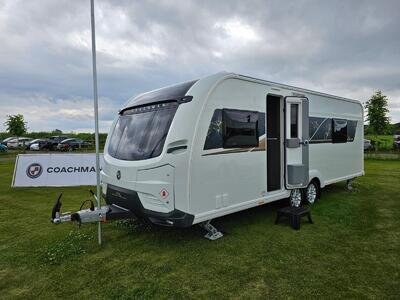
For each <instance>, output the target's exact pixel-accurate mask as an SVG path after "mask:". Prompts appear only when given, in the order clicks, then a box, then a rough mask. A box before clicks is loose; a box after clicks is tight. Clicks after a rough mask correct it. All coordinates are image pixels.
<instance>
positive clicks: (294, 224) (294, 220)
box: [291, 216, 300, 230]
mask: <svg viewBox="0 0 400 300" xmlns="http://www.w3.org/2000/svg"><path fill="white" fill-rule="evenodd" d="M291 219H292V228H293V229H295V230H299V229H300V216H292V218H291Z"/></svg>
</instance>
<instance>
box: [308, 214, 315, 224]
mask: <svg viewBox="0 0 400 300" xmlns="http://www.w3.org/2000/svg"><path fill="white" fill-rule="evenodd" d="M307 218H308V222H310V223H311V224H314V222H313V220H312V219H311V213H310V212H308V214H307Z"/></svg>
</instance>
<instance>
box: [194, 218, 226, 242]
mask: <svg viewBox="0 0 400 300" xmlns="http://www.w3.org/2000/svg"><path fill="white" fill-rule="evenodd" d="M199 225H200V227H201V228H203V229H204V230H206V231H207V234H206V235H205V236H204V237H205V238H206V239H209V240H211V241H214V240H216V239H219V238H221V237H223V236H224V235H223V234H222V232H220V231H218V229H217V228H215V227H214V226H213V225H211V220H208V221H205V222H202V223H200V224H199Z"/></svg>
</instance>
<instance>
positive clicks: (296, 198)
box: [289, 189, 303, 207]
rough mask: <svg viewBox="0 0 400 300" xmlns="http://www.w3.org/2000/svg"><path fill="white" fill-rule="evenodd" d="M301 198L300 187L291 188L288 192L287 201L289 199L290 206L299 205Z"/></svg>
mask: <svg viewBox="0 0 400 300" xmlns="http://www.w3.org/2000/svg"><path fill="white" fill-rule="evenodd" d="M302 198H303V193H302V192H301V190H300V189H293V190H292V191H291V192H290V197H289V201H290V206H294V207H300V205H301V202H302V200H303V199H302Z"/></svg>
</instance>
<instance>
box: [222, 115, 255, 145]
mask: <svg viewBox="0 0 400 300" xmlns="http://www.w3.org/2000/svg"><path fill="white" fill-rule="evenodd" d="M222 124H223V147H224V148H241V147H243V148H247V147H257V146H258V112H255V111H245V110H234V109H223V110H222Z"/></svg>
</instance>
